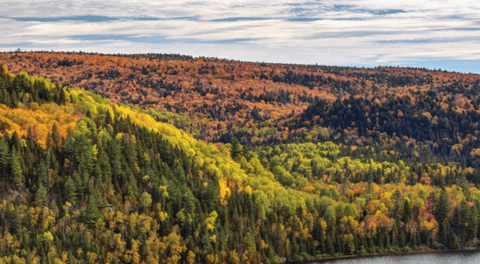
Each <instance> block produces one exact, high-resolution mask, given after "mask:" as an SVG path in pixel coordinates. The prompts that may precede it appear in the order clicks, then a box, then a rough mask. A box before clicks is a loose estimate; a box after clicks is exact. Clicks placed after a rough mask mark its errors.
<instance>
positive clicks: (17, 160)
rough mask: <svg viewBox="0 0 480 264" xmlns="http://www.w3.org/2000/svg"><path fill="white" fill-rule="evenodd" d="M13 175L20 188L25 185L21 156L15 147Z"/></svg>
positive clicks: (13, 152)
mask: <svg viewBox="0 0 480 264" xmlns="http://www.w3.org/2000/svg"><path fill="white" fill-rule="evenodd" d="M12 175H13V181H14V182H15V185H16V186H17V188H18V189H19V190H20V189H21V188H22V185H23V177H22V176H23V171H22V161H21V156H20V155H17V152H16V150H15V148H14V149H13V151H12Z"/></svg>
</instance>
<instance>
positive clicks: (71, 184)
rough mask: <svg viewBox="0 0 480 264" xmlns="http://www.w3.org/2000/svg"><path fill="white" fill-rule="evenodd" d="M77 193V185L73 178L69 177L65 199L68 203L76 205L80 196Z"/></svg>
mask: <svg viewBox="0 0 480 264" xmlns="http://www.w3.org/2000/svg"><path fill="white" fill-rule="evenodd" d="M77 191H78V190H77V184H76V183H75V181H74V180H73V179H72V177H70V176H68V178H67V182H66V183H65V197H66V198H67V201H69V202H70V203H72V204H75V203H76V201H77V195H78V193H77Z"/></svg>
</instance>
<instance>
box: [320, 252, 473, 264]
mask: <svg viewBox="0 0 480 264" xmlns="http://www.w3.org/2000/svg"><path fill="white" fill-rule="evenodd" d="M315 263H322V264H327V263H328V264H414V263H421V264H443V263H445V264H470V263H472V264H473V263H475V264H477V263H480V252H478V251H463V252H446V253H428V254H410V255H392V256H379V257H365V258H352V259H339V260H331V261H320V262H310V264H315Z"/></svg>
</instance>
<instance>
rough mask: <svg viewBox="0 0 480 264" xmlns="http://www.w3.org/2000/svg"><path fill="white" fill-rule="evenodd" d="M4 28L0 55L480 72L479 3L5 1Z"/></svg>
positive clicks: (445, 0)
mask: <svg viewBox="0 0 480 264" xmlns="http://www.w3.org/2000/svg"><path fill="white" fill-rule="evenodd" d="M0 26H1V27H0V34H1V35H2V38H1V39H0V50H13V49H16V48H22V49H26V50H36V49H46V50H52V49H54V50H83V51H97V52H105V53H119V52H120V53H137V52H165V53H170V52H171V53H184V54H189V55H193V56H215V57H223V58H231V59H239V60H253V61H272V62H286V63H318V64H327V65H365V66H372V65H380V64H381V65H388V64H392V65H405V66H408V65H411V66H420V67H422V65H425V66H426V67H427V65H428V67H432V65H437V64H440V62H441V64H442V65H443V67H442V68H445V69H447V68H448V67H450V68H448V69H451V70H455V69H462V71H471V72H478V73H480V67H477V66H478V63H476V61H480V52H479V51H480V43H479V41H478V40H479V39H480V3H479V2H478V1H452V0H429V1H416V0H415V1H414V0H404V1H397V2H393V3H392V1H376V0H322V1H318V0H300V1H292V0H278V1H275V2H274V3H270V2H262V1H258V0H255V1H253V0H222V1H220V0H216V1H201V0H200V1H195V0H177V1H151V0H148V1H147V0H137V1H127V0H116V1H112V0H110V1H102V2H101V3H98V2H96V1H79V0H66V1H60V0H53V1H52V0H48V1H46V0H39V1H34V2H32V1H27V0H16V1H12V0H6V1H4V3H2V10H0ZM458 61H466V62H469V63H465V64H461V63H454V62H458ZM445 65H447V66H445ZM448 65H450V66H448ZM468 67H471V68H472V69H471V70H470V69H469V68H468Z"/></svg>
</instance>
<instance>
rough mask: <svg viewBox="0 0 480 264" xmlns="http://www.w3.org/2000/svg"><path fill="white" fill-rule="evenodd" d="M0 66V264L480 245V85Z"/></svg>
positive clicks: (99, 63) (148, 62)
mask: <svg viewBox="0 0 480 264" xmlns="http://www.w3.org/2000/svg"><path fill="white" fill-rule="evenodd" d="M0 62H1V63H3V65H2V66H1V67H0V135H1V138H0V171H2V173H1V174H0V175H2V176H1V180H0V186H1V188H0V200H1V201H0V232H1V237H2V240H1V241H0V263H3V262H5V263H279V262H282V261H283V258H285V259H286V260H313V259H321V258H325V257H332V256H340V255H351V254H358V255H364V254H371V253H387V252H399V251H411V250H427V249H447V248H448V249H454V248H460V247H477V246H478V245H479V238H480V230H479V226H480V219H479V213H478V208H480V190H479V188H480V186H479V177H478V175H479V166H480V164H479V161H478V158H479V156H480V146H478V143H477V142H478V140H477V136H478V131H477V127H478V121H479V118H478V117H477V115H478V114H479V113H480V112H478V111H479V110H478V104H477V101H478V96H477V94H476V93H477V90H478V89H479V88H480V87H479V80H480V76H477V75H461V74H455V73H444V72H440V71H426V70H419V69H405V68H377V69H360V68H337V67H320V66H302V65H276V64H261V63H243V62H233V61H222V60H216V59H205V58H197V59H194V58H190V57H182V56H166V55H138V56H105V55H93V54H73V53H71V54H67V53H3V54H0ZM7 66H8V67H7ZM9 71H11V72H13V73H10V72H9ZM27 72H28V73H30V74H37V75H39V76H42V77H36V76H31V75H30V74H28V73H27ZM46 78H49V79H46ZM50 79H52V80H50ZM73 86H80V87H81V88H73ZM83 88H84V89H88V90H90V91H85V90H84V89H83ZM95 93H98V94H95ZM168 123H170V124H168Z"/></svg>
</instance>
